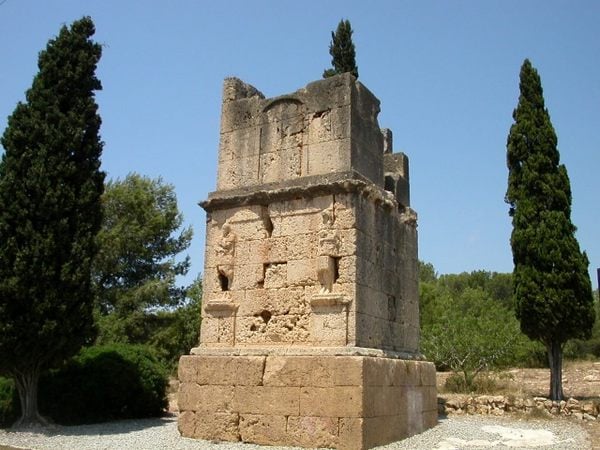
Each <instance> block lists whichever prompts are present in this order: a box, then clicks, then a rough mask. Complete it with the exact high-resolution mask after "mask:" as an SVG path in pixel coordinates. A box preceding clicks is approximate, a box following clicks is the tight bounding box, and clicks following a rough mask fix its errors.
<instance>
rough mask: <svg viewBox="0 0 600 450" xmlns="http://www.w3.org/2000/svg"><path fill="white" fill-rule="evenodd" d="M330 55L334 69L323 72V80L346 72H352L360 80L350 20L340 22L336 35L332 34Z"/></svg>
mask: <svg viewBox="0 0 600 450" xmlns="http://www.w3.org/2000/svg"><path fill="white" fill-rule="evenodd" d="M329 54H330V55H331V65H332V66H333V68H331V69H326V70H325V71H324V72H323V78H329V77H332V76H334V75H338V74H341V73H346V72H350V73H351V74H352V75H354V76H355V77H356V78H358V67H357V66H356V51H355V50H354V43H353V42H352V27H351V26H350V21H349V20H340V23H339V24H338V26H337V29H336V30H335V33H334V32H333V31H332V32H331V43H330V44H329Z"/></svg>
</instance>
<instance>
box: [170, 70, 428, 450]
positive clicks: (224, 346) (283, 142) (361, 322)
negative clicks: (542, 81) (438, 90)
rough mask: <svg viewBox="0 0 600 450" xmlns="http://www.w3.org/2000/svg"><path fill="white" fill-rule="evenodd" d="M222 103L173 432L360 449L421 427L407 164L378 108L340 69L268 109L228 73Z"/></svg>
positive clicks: (423, 388) (421, 366)
mask: <svg viewBox="0 0 600 450" xmlns="http://www.w3.org/2000/svg"><path fill="white" fill-rule="evenodd" d="M222 108H223V109H222V116H221V141H220V146H219V168H218V180H217V190H216V191H215V192H213V193H211V194H210V195H209V197H208V199H207V200H206V201H204V202H203V203H202V207H203V208H204V209H205V210H206V212H207V225H206V254H205V266H204V284H203V289H204V294H203V300H202V330H201V337H200V346H199V347H197V348H194V349H192V350H191V355H186V356H183V357H182V358H181V360H180V364H179V379H180V381H181V385H180V390H179V408H180V416H179V430H180V432H181V434H183V435H184V436H188V437H195V438H201V439H209V440H225V441H239V440H241V441H244V442H253V443H258V444H269V445H295V446H304V447H337V448H356V449H363V448H370V447H373V446H376V445H380V444H385V443H388V442H392V441H395V440H399V439H402V438H405V437H407V436H410V435H412V434H415V433H419V432H421V431H423V430H425V429H427V428H429V427H432V426H433V425H435V424H436V421H437V402H436V388H435V368H434V366H433V364H431V363H428V362H425V361H423V360H422V357H421V355H420V353H419V304H418V289H417V283H418V280H417V267H418V261H417V232H416V214H415V213H414V211H413V210H411V209H410V206H409V203H410V202H409V180H408V160H407V158H406V156H405V155H404V154H402V153H398V154H393V153H392V139H391V132H390V131H389V130H380V128H379V125H378V123H377V114H378V113H379V101H378V100H377V99H376V98H375V97H374V96H373V94H372V93H371V92H369V90H367V89H366V88H365V87H364V86H363V85H362V84H361V83H359V82H357V81H356V80H355V79H354V78H353V77H352V76H351V75H349V74H344V75H339V76H336V77H332V78H328V79H325V80H320V81H316V82H313V83H310V84H309V85H307V86H306V87H305V88H303V89H300V90H299V91H297V92H294V93H293V94H290V95H284V96H280V97H276V98H271V99H265V98H264V96H263V95H262V94H261V93H260V92H259V91H257V90H256V89H255V88H253V87H252V86H249V85H247V84H245V83H243V82H242V81H240V80H238V79H235V78H229V79H226V80H225V84H224V90H223V106H222Z"/></svg>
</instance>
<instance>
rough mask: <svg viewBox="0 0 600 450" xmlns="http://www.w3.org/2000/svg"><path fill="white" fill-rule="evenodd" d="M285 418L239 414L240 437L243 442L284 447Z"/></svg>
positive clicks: (285, 434) (287, 440) (285, 440)
mask: <svg viewBox="0 0 600 450" xmlns="http://www.w3.org/2000/svg"><path fill="white" fill-rule="evenodd" d="M286 428H287V418H286V417H285V416H277V415H275V416H274V415H261V414H241V415H240V436H241V440H242V441H243V442H252V443H253V444H263V445H284V444H285V443H286V442H289V438H287V437H286V436H287V432H286Z"/></svg>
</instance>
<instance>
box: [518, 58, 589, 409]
mask: <svg viewBox="0 0 600 450" xmlns="http://www.w3.org/2000/svg"><path fill="white" fill-rule="evenodd" d="M519 87H520V92H521V94H520V96H519V104H518V105H517V108H516V109H515V110H514V112H513V119H514V124H513V125H512V126H511V128H510V133H509V135H508V143H507V150H508V151H507V164H508V170H509V174H508V190H507V193H506V201H507V203H508V204H509V205H510V211H509V213H510V216H511V217H512V223H513V232H512V236H511V246H512V253H513V261H514V286H515V292H514V293H515V302H516V312H517V317H518V318H519V320H520V322H521V329H522V331H523V332H524V333H525V334H526V335H527V336H528V337H529V338H531V339H534V340H538V341H540V342H542V343H543V344H544V345H545V346H546V349H547V353H548V361H549V364H550V372H551V378H550V398H551V399H553V400H560V399H562V398H563V390H562V355H563V347H564V344H565V343H566V342H567V341H568V340H569V339H574V338H586V337H589V334H590V332H591V329H592V325H593V323H594V317H595V313H594V308H593V298H592V288H591V283H590V277H589V274H588V264H589V263H588V259H587V256H586V254H585V252H583V253H582V252H581V250H580V248H579V244H578V242H577V239H576V238H575V226H574V225H573V223H572V222H571V187H570V182H569V177H568V175H567V169H566V168H565V166H564V165H563V164H560V155H559V152H558V149H557V138H556V133H555V132H554V128H553V126H552V123H551V122H550V116H549V114H548V110H547V109H546V107H545V106H544V95H543V90H542V84H541V81H540V77H539V75H538V73H537V71H536V70H535V68H533V67H532V65H531V62H529V60H527V59H526V60H525V62H524V63H523V66H522V67H521V73H520V83H519Z"/></svg>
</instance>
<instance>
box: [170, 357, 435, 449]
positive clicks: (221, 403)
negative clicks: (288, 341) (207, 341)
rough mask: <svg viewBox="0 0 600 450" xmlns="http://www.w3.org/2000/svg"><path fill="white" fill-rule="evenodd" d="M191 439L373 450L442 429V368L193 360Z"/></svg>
mask: <svg viewBox="0 0 600 450" xmlns="http://www.w3.org/2000/svg"><path fill="white" fill-rule="evenodd" d="M179 380H180V382H181V385H180V389H179V411H180V413H179V431H180V433H181V434H182V435H183V436H185V437H191V438H198V439H205V440H219V441H243V442H250V443H255V444H264V445H285V446H301V447H313V448H314V447H334V448H342V449H367V448H371V447H374V446H377V445H383V444H387V443H390V442H393V441H397V440H400V439H403V438H406V437H409V436H412V435H414V434H417V433H420V432H422V431H424V430H426V429H428V428H430V427H433V426H434V425H435V424H436V423H437V393H436V387H435V367H434V365H433V364H432V363H429V362H423V361H411V360H401V359H395V358H390V357H385V356H357V355H353V356H341V355H325V356H312V355H306V356H304V355H302V356H292V355H222V354H221V355H210V354H207V355H189V356H183V357H182V358H181V360H180V361H179Z"/></svg>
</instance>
